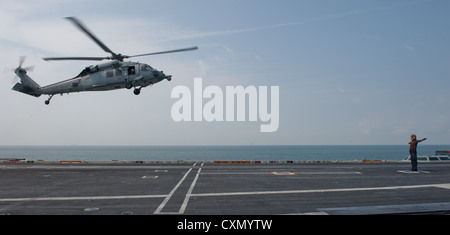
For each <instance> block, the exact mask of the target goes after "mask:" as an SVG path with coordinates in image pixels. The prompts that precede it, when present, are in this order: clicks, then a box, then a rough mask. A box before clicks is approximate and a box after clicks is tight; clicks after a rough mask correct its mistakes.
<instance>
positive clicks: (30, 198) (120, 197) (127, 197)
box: [0, 195, 167, 202]
mask: <svg viewBox="0 0 450 235" xmlns="http://www.w3.org/2000/svg"><path fill="white" fill-rule="evenodd" d="M162 197H167V195H128V196H127V195H124V196H92V197H25V198H0V202H21V201H74V200H112V199H115V200H117V199H145V198H162Z"/></svg>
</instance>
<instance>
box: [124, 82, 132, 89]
mask: <svg viewBox="0 0 450 235" xmlns="http://www.w3.org/2000/svg"><path fill="white" fill-rule="evenodd" d="M132 87H133V84H131V82H127V84H125V88H127V89H128V90H129V89H131V88H132Z"/></svg>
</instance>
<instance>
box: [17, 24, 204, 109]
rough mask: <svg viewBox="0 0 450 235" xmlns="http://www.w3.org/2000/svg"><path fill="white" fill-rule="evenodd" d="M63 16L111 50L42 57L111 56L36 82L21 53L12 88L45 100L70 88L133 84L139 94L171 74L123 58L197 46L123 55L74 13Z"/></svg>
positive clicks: (78, 90)
mask: <svg viewBox="0 0 450 235" xmlns="http://www.w3.org/2000/svg"><path fill="white" fill-rule="evenodd" d="M65 19H67V20H69V21H70V22H72V23H73V24H74V25H75V26H76V27H77V28H78V29H79V30H81V31H82V32H83V33H85V34H86V35H87V36H88V37H89V38H91V39H92V40H93V41H94V42H95V43H96V44H97V45H98V46H99V47H100V48H102V49H103V50H104V51H105V52H107V53H110V54H111V56H107V57H46V58H42V59H43V60H45V61H60V60H93V61H102V60H110V61H108V62H105V63H101V64H97V65H91V66H88V67H85V68H84V69H83V70H82V71H81V72H80V73H79V74H78V75H77V76H75V77H73V78H70V79H67V80H64V81H60V82H57V83H54V84H51V85H47V86H43V87H41V86H39V84H37V83H36V82H35V81H34V80H33V79H31V78H30V77H29V76H28V75H27V72H28V71H30V70H32V69H33V68H34V67H26V68H22V65H23V63H24V61H25V57H20V60H19V67H17V68H16V69H14V70H13V71H14V73H15V74H16V75H17V76H18V77H19V78H20V82H18V83H16V84H15V85H14V87H13V88H12V90H15V91H18V92H22V93H24V94H27V95H31V96H35V97H40V96H41V95H48V96H49V98H48V99H47V100H45V104H46V105H48V104H50V100H51V99H52V98H53V96H54V95H56V94H61V95H63V94H66V93H67V94H68V93H73V92H83V91H108V90H115V89H123V88H126V89H131V88H134V91H133V92H134V94H135V95H139V94H140V93H141V89H142V88H143V87H147V86H149V85H153V84H155V83H158V82H161V81H162V80H164V79H166V80H168V81H170V80H172V75H166V74H165V73H164V72H163V71H158V70H156V69H154V68H152V67H151V66H150V65H148V64H144V63H139V62H131V61H124V59H129V58H134V57H141V56H149V55H158V54H167V53H175V52H183V51H191V50H197V49H198V47H197V46H195V47H189V48H183V49H176V50H169V51H160V52H153V53H146V54H139V55H132V56H128V55H122V54H118V53H115V52H113V51H112V50H111V49H109V48H108V47H107V46H106V45H105V44H104V43H103V42H102V41H100V40H99V39H98V38H97V37H96V36H95V35H94V34H93V33H92V32H91V31H89V30H88V28H87V27H86V26H85V25H84V24H83V23H82V22H81V21H80V20H79V19H77V18H75V17H66V18H65Z"/></svg>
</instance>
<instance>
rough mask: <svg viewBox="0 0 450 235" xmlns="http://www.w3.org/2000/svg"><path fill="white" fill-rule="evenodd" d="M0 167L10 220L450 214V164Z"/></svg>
mask: <svg viewBox="0 0 450 235" xmlns="http://www.w3.org/2000/svg"><path fill="white" fill-rule="evenodd" d="M409 169H410V164H408V163H376V162H375V163H370V162H368V163H367V162H366V163H361V162H358V163H351V162H350V163H307V164H298V163H285V164H255V163H246V162H242V163H226V162H224V163H220V162H216V163H211V162H206V163H205V162H189V163H187V162H186V163H169V164H145V163H141V164H139V163H137V164H120V163H117V164H106V163H105V164H102V163H96V164H84V163H76V162H66V163H63V162H61V163H54V164H52V163H0V214H3V215H23V214H25V215H42V214H45V215H47V214H49V215H66V214H67V215H104V214H106V215H163V214H172V215H173V214H175V215H305V214H306V215H362V214H364V215H366V214H369V215H370V214H422V213H425V214H427V213H429V214H436V213H437V214H440V213H441V214H449V212H450V164H449V163H439V164H432V163H422V164H419V171H416V172H414V171H410V170H409Z"/></svg>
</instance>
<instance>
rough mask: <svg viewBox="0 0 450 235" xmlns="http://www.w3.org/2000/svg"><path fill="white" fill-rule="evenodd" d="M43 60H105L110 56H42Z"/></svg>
mask: <svg viewBox="0 0 450 235" xmlns="http://www.w3.org/2000/svg"><path fill="white" fill-rule="evenodd" d="M42 59H43V60H45V61H51V60H99V61H100V60H106V59H110V57H47V58H42Z"/></svg>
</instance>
